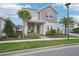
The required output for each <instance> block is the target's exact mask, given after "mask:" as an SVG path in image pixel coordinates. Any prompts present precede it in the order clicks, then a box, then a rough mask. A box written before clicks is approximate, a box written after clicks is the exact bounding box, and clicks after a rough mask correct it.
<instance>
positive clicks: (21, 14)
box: [17, 9, 31, 37]
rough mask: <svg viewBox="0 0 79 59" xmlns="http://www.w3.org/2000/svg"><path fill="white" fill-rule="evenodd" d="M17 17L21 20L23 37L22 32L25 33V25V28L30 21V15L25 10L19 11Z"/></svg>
mask: <svg viewBox="0 0 79 59" xmlns="http://www.w3.org/2000/svg"><path fill="white" fill-rule="evenodd" d="M17 14H18V16H19V17H20V18H21V19H22V20H23V31H22V37H24V31H25V25H26V26H27V23H26V22H27V21H28V20H30V19H31V15H30V13H29V11H27V10H24V9H22V10H19V11H18V12H17Z"/></svg>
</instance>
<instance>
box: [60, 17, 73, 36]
mask: <svg viewBox="0 0 79 59" xmlns="http://www.w3.org/2000/svg"><path fill="white" fill-rule="evenodd" d="M72 19H73V18H71V17H68V18H66V17H63V18H62V19H61V21H60V23H62V24H64V26H65V35H67V34H68V33H67V30H68V29H69V25H70V24H71V23H73V20H72ZM68 32H69V30H68Z"/></svg>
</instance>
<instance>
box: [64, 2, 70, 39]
mask: <svg viewBox="0 0 79 59" xmlns="http://www.w3.org/2000/svg"><path fill="white" fill-rule="evenodd" d="M70 4H71V3H66V4H65V6H66V7H67V19H68V17H69V5H70ZM67 31H68V33H67V34H68V40H69V25H68V30H67Z"/></svg>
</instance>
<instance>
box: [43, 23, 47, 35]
mask: <svg viewBox="0 0 79 59" xmlns="http://www.w3.org/2000/svg"><path fill="white" fill-rule="evenodd" d="M46 29H47V27H46V24H45V23H44V24H43V35H46Z"/></svg>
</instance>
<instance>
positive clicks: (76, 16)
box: [70, 15, 79, 22]
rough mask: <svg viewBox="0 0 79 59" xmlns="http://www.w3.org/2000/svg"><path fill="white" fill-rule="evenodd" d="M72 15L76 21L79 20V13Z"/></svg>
mask: <svg viewBox="0 0 79 59" xmlns="http://www.w3.org/2000/svg"><path fill="white" fill-rule="evenodd" d="M70 17H72V18H73V20H74V22H79V16H78V15H70Z"/></svg>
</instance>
